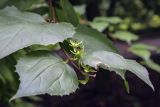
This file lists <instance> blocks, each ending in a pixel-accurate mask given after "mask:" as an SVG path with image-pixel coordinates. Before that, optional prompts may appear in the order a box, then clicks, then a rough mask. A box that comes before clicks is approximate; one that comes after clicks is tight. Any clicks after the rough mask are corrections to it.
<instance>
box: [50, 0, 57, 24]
mask: <svg viewBox="0 0 160 107" xmlns="http://www.w3.org/2000/svg"><path fill="white" fill-rule="evenodd" d="M48 5H49V8H50V14H51V20H52V22H53V23H56V22H57V18H56V10H55V7H54V6H53V4H52V0H48Z"/></svg>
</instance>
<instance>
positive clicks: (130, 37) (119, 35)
mask: <svg viewBox="0 0 160 107" xmlns="http://www.w3.org/2000/svg"><path fill="white" fill-rule="evenodd" d="M112 37H113V38H115V39H119V40H122V41H126V42H127V43H129V44H130V43H131V41H135V40H138V39H139V37H138V36H137V35H135V34H133V33H131V32H128V31H116V32H115V33H114V34H113V35H112Z"/></svg>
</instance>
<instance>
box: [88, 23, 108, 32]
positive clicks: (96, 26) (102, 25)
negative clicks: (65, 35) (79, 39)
mask: <svg viewBox="0 0 160 107" xmlns="http://www.w3.org/2000/svg"><path fill="white" fill-rule="evenodd" d="M89 25H90V26H91V27H92V28H94V29H97V30H98V31H99V32H102V31H104V30H105V29H106V28H107V27H108V26H109V23H108V22H106V23H104V22H90V23H89Z"/></svg>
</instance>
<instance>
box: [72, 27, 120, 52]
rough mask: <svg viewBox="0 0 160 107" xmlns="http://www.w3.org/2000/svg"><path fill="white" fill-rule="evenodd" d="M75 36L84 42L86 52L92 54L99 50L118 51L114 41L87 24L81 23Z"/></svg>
mask: <svg viewBox="0 0 160 107" xmlns="http://www.w3.org/2000/svg"><path fill="white" fill-rule="evenodd" d="M73 38H74V39H76V40H77V41H82V42H83V44H84V48H85V54H91V53H92V52H94V51H98V50H105V51H112V52H117V51H116V48H115V47H114V46H113V44H112V42H111V41H110V40H109V39H107V38H106V37H105V35H103V34H102V33H100V32H98V31H97V30H95V29H92V28H89V27H87V26H85V25H79V26H78V27H77V30H76V34H75V35H74V37H73Z"/></svg>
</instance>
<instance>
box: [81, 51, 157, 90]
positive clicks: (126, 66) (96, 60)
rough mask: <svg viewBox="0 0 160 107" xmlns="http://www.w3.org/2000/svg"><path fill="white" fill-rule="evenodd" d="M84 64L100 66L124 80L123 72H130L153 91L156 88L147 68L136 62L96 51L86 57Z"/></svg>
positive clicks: (113, 54)
mask: <svg viewBox="0 0 160 107" xmlns="http://www.w3.org/2000/svg"><path fill="white" fill-rule="evenodd" d="M83 62H84V63H85V64H86V65H90V66H93V67H95V68H98V67H99V66H101V67H103V68H105V69H108V70H110V71H115V72H116V73H117V72H118V74H119V75H120V76H121V77H122V78H123V79H124V75H123V74H124V73H125V71H123V70H128V71H130V72H132V73H134V74H135V75H136V76H138V77H139V78H140V79H142V80H143V81H144V82H145V83H146V84H148V85H149V86H150V87H151V88H152V89H153V90H154V87H153V85H152V83H151V81H150V79H149V74H148V71H147V69H146V68H145V67H143V66H142V65H140V64H139V63H137V62H136V61H134V60H128V59H125V58H123V57H122V56H120V55H118V54H116V53H113V52H107V51H96V52H93V53H92V54H90V55H87V56H85V57H84V59H83Z"/></svg>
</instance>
